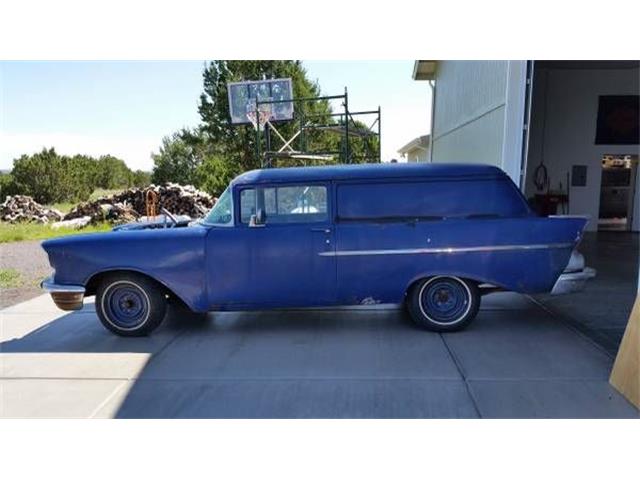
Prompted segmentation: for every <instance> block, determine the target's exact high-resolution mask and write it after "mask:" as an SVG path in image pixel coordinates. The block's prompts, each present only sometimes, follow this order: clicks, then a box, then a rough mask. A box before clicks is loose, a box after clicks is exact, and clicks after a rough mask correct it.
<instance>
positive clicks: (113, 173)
mask: <svg viewBox="0 0 640 480" xmlns="http://www.w3.org/2000/svg"><path fill="white" fill-rule="evenodd" d="M95 183H96V186H97V187H100V188H106V189H110V190H111V189H115V188H127V187H130V186H131V185H133V172H132V171H131V170H130V169H129V167H127V164H126V163H124V161H123V160H120V159H119V158H116V157H114V156H112V155H103V156H101V157H100V158H98V160H97V165H96V181H95Z"/></svg>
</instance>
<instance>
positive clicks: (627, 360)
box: [609, 272, 640, 409]
mask: <svg viewBox="0 0 640 480" xmlns="http://www.w3.org/2000/svg"><path fill="white" fill-rule="evenodd" d="M609 383H611V385H613V387H614V388H615V389H616V390H618V391H619V392H620V393H621V394H622V395H624V396H625V397H626V398H627V400H629V401H630V402H631V403H633V404H634V405H635V406H636V408H638V409H640V272H639V277H638V294H637V295H636V302H635V304H634V305H633V310H631V316H630V317H629V323H627V328H626V329H625V332H624V337H622V343H621V344H620V348H619V349H618V354H617V355H616V361H615V363H614V364H613V370H611V377H610V378H609Z"/></svg>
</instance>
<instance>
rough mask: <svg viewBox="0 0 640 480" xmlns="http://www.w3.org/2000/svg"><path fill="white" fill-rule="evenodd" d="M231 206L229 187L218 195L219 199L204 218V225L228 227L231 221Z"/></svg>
mask: <svg viewBox="0 0 640 480" xmlns="http://www.w3.org/2000/svg"><path fill="white" fill-rule="evenodd" d="M232 209H233V205H232V202H231V186H228V187H227V189H226V190H225V191H224V192H223V193H222V195H220V198H219V199H218V201H217V202H216V204H215V205H214V206H213V208H212V209H211V210H210V211H209V213H208V214H207V216H206V217H205V218H204V223H211V224H216V225H230V224H231V221H232V220H233V215H232Z"/></svg>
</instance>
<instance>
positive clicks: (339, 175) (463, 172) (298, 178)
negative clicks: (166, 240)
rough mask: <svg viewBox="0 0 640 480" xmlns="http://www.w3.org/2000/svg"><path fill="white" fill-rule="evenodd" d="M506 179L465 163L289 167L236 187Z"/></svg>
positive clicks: (246, 178)
mask: <svg viewBox="0 0 640 480" xmlns="http://www.w3.org/2000/svg"><path fill="white" fill-rule="evenodd" d="M471 176H473V177H477V176H483V177H494V178H495V177H505V176H506V174H505V173H504V172H503V171H502V170H500V169H499V168H498V167H494V166H492V165H485V164H463V163H368V164H351V165H323V166H318V167H288V168H268V169H262V170H251V171H249V172H245V173H243V174H240V175H238V176H237V177H236V178H235V179H234V180H233V182H232V183H233V184H234V185H248V184H256V183H285V182H312V181H330V180H356V179H384V178H404V177H406V178H415V177H429V178H442V177H471Z"/></svg>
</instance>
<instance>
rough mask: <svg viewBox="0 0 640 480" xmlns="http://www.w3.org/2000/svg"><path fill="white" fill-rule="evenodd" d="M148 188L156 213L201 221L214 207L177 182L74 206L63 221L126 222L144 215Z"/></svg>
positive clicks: (203, 195) (204, 195)
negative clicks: (183, 216)
mask: <svg viewBox="0 0 640 480" xmlns="http://www.w3.org/2000/svg"><path fill="white" fill-rule="evenodd" d="M149 189H151V190H153V192H155V193H156V195H157V204H156V205H157V206H156V214H159V213H161V209H162V208H166V209H167V210H168V211H169V212H170V213H172V214H174V215H188V216H189V217H191V218H200V217H202V216H204V214H205V213H206V212H207V211H208V210H209V209H210V208H211V207H212V206H213V204H214V203H215V202H214V198H213V197H211V196H210V195H209V194H208V193H205V192H202V191H200V190H198V189H196V188H194V187H192V186H191V185H187V186H182V185H178V184H176V183H167V184H165V185H159V186H156V185H152V186H151V187H149V188H147V189H139V188H132V189H129V190H125V191H124V192H121V193H118V194H116V195H111V196H109V197H103V198H99V199H97V200H95V201H92V202H85V203H81V204H79V205H77V206H76V207H75V208H73V210H71V211H70V212H69V213H68V214H67V215H65V217H64V219H65V220H72V219H74V218H80V217H85V216H89V217H91V221H92V223H95V222H100V221H104V220H106V221H110V222H112V223H127V222H132V221H135V220H136V219H137V218H139V217H140V216H143V215H146V213H147V204H146V202H145V198H146V192H147V191H148V190H149Z"/></svg>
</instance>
